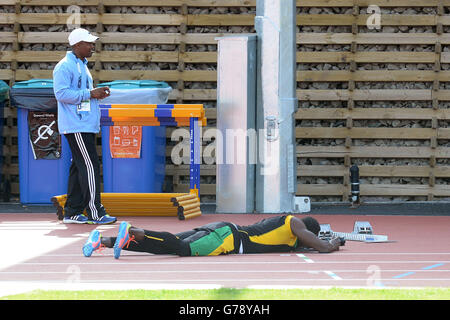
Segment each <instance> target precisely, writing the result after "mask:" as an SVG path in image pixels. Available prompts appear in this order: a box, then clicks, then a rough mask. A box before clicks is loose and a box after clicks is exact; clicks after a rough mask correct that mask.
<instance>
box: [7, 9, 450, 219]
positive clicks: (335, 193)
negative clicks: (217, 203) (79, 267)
mask: <svg viewBox="0 0 450 320" xmlns="http://www.w3.org/2000/svg"><path fill="white" fill-rule="evenodd" d="M73 4H74V2H73V1H72V0H22V1H20V0H0V6H2V7H4V8H6V9H7V10H6V12H5V13H2V14H1V15H0V46H3V47H4V48H5V49H4V50H2V51H0V79H2V80H5V81H7V82H9V83H10V84H11V85H12V84H13V83H14V82H16V81H23V80H28V79H31V78H51V74H52V70H51V69H52V68H48V69H47V68H40V67H39V68H26V67H25V66H26V65H29V64H33V63H34V64H42V65H43V66H46V65H52V64H55V63H56V62H57V61H59V60H60V59H61V57H63V56H64V54H65V51H64V50H62V49H60V51H58V50H52V49H48V48H47V49H46V48H45V47H44V48H42V50H30V46H32V45H37V46H39V45H43V46H45V45H49V46H50V45H59V46H60V48H61V46H62V47H63V45H64V44H66V43H67V36H68V32H66V31H67V30H64V31H65V32H50V31H49V30H51V29H50V28H51V27H53V26H55V25H64V24H65V23H66V20H67V18H68V17H69V14H68V13H66V12H65V9H66V7H68V6H70V5H73ZM77 5H78V6H80V7H81V8H85V7H89V8H91V9H92V10H90V11H89V12H81V16H80V18H81V23H82V25H83V26H85V27H88V28H90V29H92V30H93V31H95V32H96V33H98V34H99V36H100V40H99V41H98V44H97V46H96V52H95V54H94V55H93V56H92V58H90V62H91V64H90V67H91V73H92V75H93V77H94V79H95V82H96V83H99V82H106V81H112V80H127V79H130V80H140V79H152V80H159V81H166V82H169V83H170V84H171V86H172V87H173V88H174V90H173V91H172V93H171V94H170V97H169V99H170V101H171V102H173V103H179V104H181V103H201V104H205V105H207V108H206V109H205V112H206V117H207V118H208V123H207V124H206V127H205V129H208V128H214V127H215V121H216V109H215V102H216V96H217V92H216V88H215V84H216V79H217V73H216V63H217V52H216V50H215V45H216V44H217V42H216V40H215V38H216V37H220V36H224V35H226V34H227V33H229V32H237V31H238V30H239V28H241V29H242V30H246V31H248V30H251V28H252V26H253V21H254V16H255V14H254V13H255V12H254V8H255V6H256V0H186V1H183V0H139V1H138V0H130V1H126V3H125V2H124V1H122V0H103V1H99V0H81V1H78V2H77ZM370 5H377V6H379V7H380V8H381V9H383V12H382V14H381V28H382V30H368V29H367V27H366V22H367V18H368V17H369V16H370V14H369V13H367V10H366V9H367V7H368V6H370ZM43 6H48V7H49V8H51V7H55V6H61V7H62V10H63V12H62V13H60V14H56V13H51V12H39V13H38V12H36V13H29V12H26V11H27V10H26V8H29V7H43ZM117 7H122V8H124V7H126V8H130V9H131V8H132V7H145V8H147V7H148V8H155V9H156V10H153V11H154V12H158V10H159V9H158V8H161V7H165V8H167V7H169V8H173V10H171V11H170V12H171V13H167V14H164V13H152V14H142V13H131V12H133V11H132V10H129V11H126V13H114V12H116V11H114V9H115V8H117ZM297 7H298V15H297V27H298V29H299V31H300V32H299V33H297V37H296V42H297V48H298V51H297V63H298V65H299V66H300V67H299V68H298V70H297V97H298V99H299V105H300V108H299V110H298V111H297V113H296V114H295V121H296V123H297V126H296V131H295V135H296V139H297V144H298V145H297V149H296V151H297V158H298V162H299V165H298V169H297V177H298V188H297V189H298V191H297V194H298V195H310V196H312V198H313V200H317V201H329V200H330V199H331V200H336V199H340V200H342V201H347V200H348V193H349V172H348V171H349V168H350V166H351V165H352V164H354V163H358V165H359V167H360V176H361V178H362V179H364V183H362V184H361V195H362V196H363V197H367V199H370V198H371V197H380V198H383V199H393V198H396V197H398V198H401V199H408V200H417V199H419V200H440V199H448V198H450V190H449V188H448V187H447V185H448V182H449V181H450V180H449V178H450V176H449V172H450V165H449V158H450V152H449V149H450V148H449V147H450V145H449V142H448V141H449V140H450V129H449V127H448V123H449V121H450V111H449V110H450V109H449V108H448V106H449V101H450V90H449V89H448V87H447V83H448V79H450V68H449V67H448V65H449V64H450V50H449V47H450V34H449V33H448V30H449V28H450V14H449V13H450V12H449V9H448V8H449V7H450V0H427V1H425V0H415V1H411V0H397V1H391V0H327V1H322V0H298V1H297ZM330 8H333V9H334V8H336V9H337V10H338V11H337V12H338V13H334V14H331V13H330V10H329V9H330ZM399 8H400V9H402V11H396V10H397V9H399ZM405 8H407V9H409V10H404V9H405ZM422 8H427V11H423V10H422ZM219 9H220V10H222V11H223V10H224V9H225V11H223V12H227V13H225V14H217V12H218V10H219ZM241 9H242V11H245V12H246V14H239V11H240V10H241ZM248 10H250V11H248ZM411 10H413V11H416V13H413V11H411ZM421 10H422V11H421ZM153 11H152V12H153ZM122 12H125V11H122ZM35 25H40V26H44V28H43V29H45V30H41V31H36V29H32V28H31V29H30V28H29V27H30V26H35ZM2 26H3V27H2ZM111 26H119V27H121V26H132V27H134V28H136V30H125V31H123V32H110V31H108V28H110V27H111ZM147 26H152V27H159V26H162V27H163V28H169V27H173V28H176V32H174V31H173V30H171V32H166V31H163V32H159V33H153V32H142V29H139V28H145V27H147ZM405 28H406V29H405ZM412 28H415V30H416V31H415V32H413V31H414V30H413V29H412ZM139 30H141V31H139ZM162 30H166V29H162ZM401 30H406V31H401ZM424 30H425V31H424ZM135 31H136V32H135ZM253 32H254V31H253ZM111 45H125V46H128V48H130V47H132V46H135V47H136V49H135V50H131V49H127V50H109V49H108V50H107V48H108V47H109V46H111ZM163 46H164V47H163ZM200 46H203V47H207V49H206V50H200V49H198V48H199V47H200ZM25 47H26V50H25ZM143 48H145V49H143ZM111 63H118V64H121V65H122V64H123V65H127V64H133V63H134V64H143V65H150V64H164V65H170V68H169V67H164V68H160V70H153V69H151V68H147V67H143V68H141V69H139V70H133V68H128V67H124V68H121V69H116V70H111V69H107V68H106V67H105V66H106V65H107V64H111ZM325 65H327V67H326V68H325V67H324V66H325ZM365 65H368V66H373V68H368V69H365V67H363V66H365ZM173 66H175V68H174V67H173ZM380 66H381V67H380ZM396 66H400V67H399V68H397V67H396ZM4 111H5V115H4V118H5V125H4V127H3V136H4V137H5V143H4V145H3V155H4V158H5V159H4V164H3V175H4V177H5V178H6V179H7V180H8V181H11V188H12V192H13V194H15V195H16V196H17V194H18V190H19V187H18V182H17V181H18V179H17V176H18V172H19V170H18V165H17V159H16V158H17V154H18V150H17V144H16V137H17V127H16V125H15V122H16V117H17V116H16V111H15V110H14V109H11V108H10V107H8V106H7V107H6V108H5V110H4ZM394 122H395V123H396V124H397V125H396V126H394V125H393V123H394ZM399 123H400V124H399ZM413 124H414V125H413ZM171 132H172V131H171V130H169V129H168V130H167V137H168V138H170V135H171ZM393 141H397V142H399V144H398V145H393V144H392V143H391V142H393ZM379 142H380V143H379ZM381 142H382V143H381ZM208 143H209V142H207V141H204V145H207V144H208ZM377 143H378V144H377ZM408 143H409V144H408ZM98 150H99V153H100V154H101V148H100V147H99V148H98ZM171 151H172V147H171V146H169V147H168V148H167V150H166V155H167V159H170V154H171ZM186 156H188V155H186ZM166 172H167V175H168V176H170V177H172V182H173V189H174V190H173V191H174V192H175V193H187V192H188V191H189V186H188V184H187V183H186V182H185V181H186V179H185V176H186V175H188V171H187V169H186V167H185V166H184V165H174V164H172V163H171V162H170V161H168V162H167V165H166ZM201 176H202V178H203V180H204V182H202V183H201V189H202V195H204V196H206V197H207V201H213V199H214V196H215V192H216V191H215V183H214V178H215V165H207V166H206V168H202V170H201ZM378 178H379V179H390V180H389V181H390V182H389V183H380V182H379V181H386V180H379V179H378ZM377 179H378V180H377ZM399 179H400V180H402V183H399V182H398V181H399ZM206 181H208V182H207V183H206ZM377 181H378V182H377ZM170 205H171V210H174V212H176V214H178V213H177V212H178V209H177V207H174V206H173V203H170ZM189 205H190V204H189V203H186V206H189ZM181 207H183V206H181ZM188 208H189V207H188ZM184 209H185V207H183V212H184ZM180 210H181V209H180ZM189 210H190V209H186V211H189Z"/></svg>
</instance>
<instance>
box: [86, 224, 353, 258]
mask: <svg viewBox="0 0 450 320" xmlns="http://www.w3.org/2000/svg"><path fill="white" fill-rule="evenodd" d="M319 231H320V225H319V223H318V222H317V220H316V219H314V218H312V217H305V218H302V219H300V218H297V217H294V216H292V215H284V216H274V217H270V218H267V219H264V220H262V221H260V222H257V223H255V224H252V225H249V226H238V225H235V224H234V223H230V222H213V223H209V224H207V225H204V226H201V227H198V228H195V229H193V230H189V231H184V232H181V233H177V234H172V233H170V232H160V231H151V230H144V229H141V228H137V227H133V226H131V224H129V223H128V222H125V221H124V222H122V223H121V224H120V226H119V232H118V235H117V237H103V236H102V234H101V233H100V232H99V231H98V230H94V231H92V232H91V234H90V235H89V238H88V240H87V241H86V243H85V244H84V246H83V254H84V255H85V256H86V257H90V256H91V255H92V252H94V251H95V250H98V249H100V248H104V247H107V248H114V258H116V259H118V258H119V257H120V253H121V250H122V249H124V250H129V251H138V252H148V253H152V254H175V255H178V256H215V255H221V254H233V253H238V254H239V253H271V252H272V253H275V252H289V251H295V250H296V249H298V248H312V249H315V250H317V251H319V252H332V251H336V250H339V246H340V245H344V243H345V241H344V240H343V239H340V238H336V239H332V240H330V241H326V240H321V239H319V238H318V237H317V235H318V234H319Z"/></svg>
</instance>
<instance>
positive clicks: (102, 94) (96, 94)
mask: <svg viewBox="0 0 450 320" xmlns="http://www.w3.org/2000/svg"><path fill="white" fill-rule="evenodd" d="M110 94H111V91H110V90H109V87H100V88H95V89H92V90H91V98H93V99H105V98H106V97H109V96H110Z"/></svg>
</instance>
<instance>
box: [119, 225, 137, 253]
mask: <svg viewBox="0 0 450 320" xmlns="http://www.w3.org/2000/svg"><path fill="white" fill-rule="evenodd" d="M130 227H131V224H129V223H128V222H126V221H123V222H122V223H121V224H120V226H119V233H118V234H117V238H116V242H115V243H114V258H116V259H119V257H120V252H121V251H122V248H123V247H125V246H127V248H128V246H129V244H130V241H134V242H136V241H135V240H134V236H133V235H132V236H131V237H130V235H129V233H128V230H129V229H130Z"/></svg>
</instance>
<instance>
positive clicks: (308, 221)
mask: <svg viewBox="0 0 450 320" xmlns="http://www.w3.org/2000/svg"><path fill="white" fill-rule="evenodd" d="M302 221H303V223H304V224H305V226H306V229H308V230H309V231H311V232H312V233H314V234H315V235H316V236H317V235H318V234H319V231H320V224H319V222H318V221H317V220H316V219H314V218H313V217H306V218H302Z"/></svg>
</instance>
